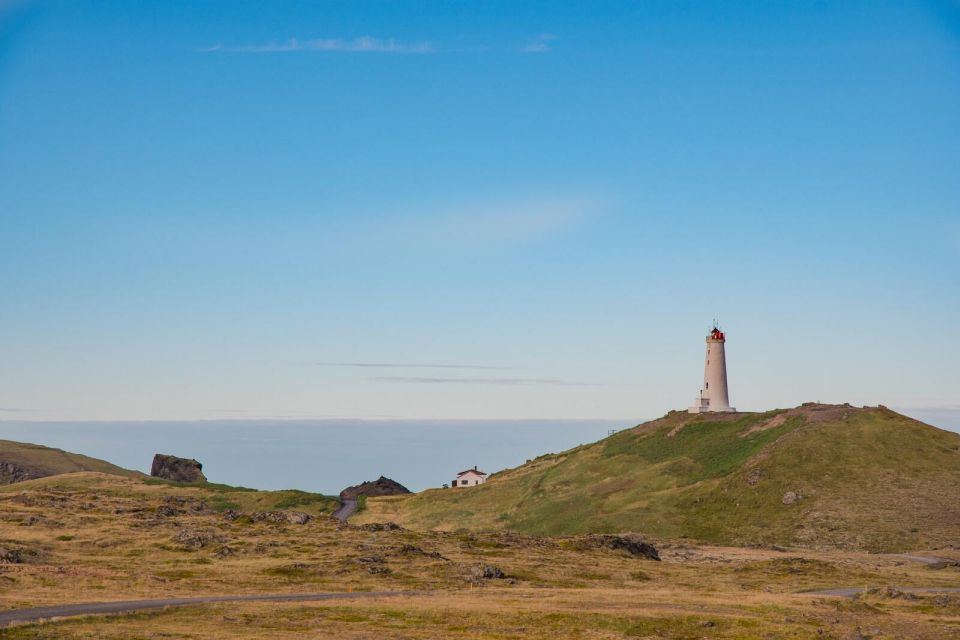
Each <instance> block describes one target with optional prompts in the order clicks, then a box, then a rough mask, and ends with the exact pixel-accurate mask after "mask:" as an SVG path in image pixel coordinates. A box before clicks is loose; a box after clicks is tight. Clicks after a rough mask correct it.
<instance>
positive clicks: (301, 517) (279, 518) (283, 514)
mask: <svg viewBox="0 0 960 640" xmlns="http://www.w3.org/2000/svg"><path fill="white" fill-rule="evenodd" d="M250 519H251V520H252V521H254V522H276V523H281V524H283V523H286V524H307V523H308V522H310V520H312V518H311V517H310V516H309V515H307V514H306V513H302V512H300V511H258V512H256V513H254V514H252V515H251V516H250Z"/></svg>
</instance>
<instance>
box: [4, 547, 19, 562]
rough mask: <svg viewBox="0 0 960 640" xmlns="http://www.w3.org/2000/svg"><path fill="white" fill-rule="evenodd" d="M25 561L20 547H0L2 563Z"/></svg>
mask: <svg viewBox="0 0 960 640" xmlns="http://www.w3.org/2000/svg"><path fill="white" fill-rule="evenodd" d="M21 562H23V552H22V551H21V550H20V549H3V548H0V564H20V563H21Z"/></svg>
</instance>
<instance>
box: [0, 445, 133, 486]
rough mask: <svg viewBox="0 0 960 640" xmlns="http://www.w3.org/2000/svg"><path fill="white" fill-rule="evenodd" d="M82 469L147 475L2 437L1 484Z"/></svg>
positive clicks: (86, 457)
mask: <svg viewBox="0 0 960 640" xmlns="http://www.w3.org/2000/svg"><path fill="white" fill-rule="evenodd" d="M81 471H95V472H97V473H109V474H111V475H115V476H126V477H141V476H143V474H142V473H140V472H139V471H132V470H130V469H124V468H123V467H118V466H117V465H115V464H111V463H109V462H107V461H105V460H98V459H97V458H90V457H88V456H84V455H80V454H79V453H70V452H69V451H63V450H62V449H54V448H52V447H44V446H41V445H39V444H28V443H25V442H13V441H11V440H0V484H9V483H11V482H21V481H23V480H32V479H35V478H44V477H47V476H53V475H58V474H61V473H77V472H81Z"/></svg>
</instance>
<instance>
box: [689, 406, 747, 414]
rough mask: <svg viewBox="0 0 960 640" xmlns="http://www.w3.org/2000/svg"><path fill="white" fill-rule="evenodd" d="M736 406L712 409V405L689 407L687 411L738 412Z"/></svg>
mask: <svg viewBox="0 0 960 640" xmlns="http://www.w3.org/2000/svg"><path fill="white" fill-rule="evenodd" d="M736 412H737V410H736V408H735V407H724V408H723V409H711V408H710V407H697V406H693V407H689V408H688V409H687V413H736Z"/></svg>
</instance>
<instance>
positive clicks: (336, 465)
mask: <svg viewBox="0 0 960 640" xmlns="http://www.w3.org/2000/svg"><path fill="white" fill-rule="evenodd" d="M629 426H632V425H631V424H626V423H624V422H623V421H604V420H584V421H578V420H561V421H550V420H522V421H509V420H498V421H481V420H453V421H442V420H438V421H403V420H382V421H374V420H316V421H312V420H311V421H307V420H304V421H260V420H257V421H246V420H229V421H199V422H105V423H97V422H15V421H9V422H0V439H5V440H16V441H19V442H31V443H35V444H41V445H45V446H48V447H57V448H60V449H64V450H66V451H71V452H74V453H82V454H84V455H88V456H92V457H95V458H101V459H104V460H107V461H109V462H112V463H114V464H117V465H119V466H121V467H126V468H128V469H137V470H139V471H143V472H145V473H149V472H150V464H151V462H152V460H153V455H154V454H155V453H167V454H172V455H175V456H180V457H184V458H196V459H197V460H199V461H200V462H201V463H202V464H203V472H204V474H205V475H206V476H207V479H208V480H210V481H211V482H220V483H225V484H230V485H239V486H245V487H252V488H256V489H302V490H304V491H316V492H320V493H326V494H337V493H339V492H340V490H341V489H343V488H344V487H346V486H348V485H353V484H358V483H360V482H363V481H365V480H375V479H376V478H378V477H380V476H381V475H385V476H387V477H388V478H392V479H394V480H396V481H397V482H400V483H401V484H403V485H405V486H406V487H408V488H409V489H411V490H412V491H419V490H422V489H426V488H429V487H440V486H442V485H443V484H444V483H449V482H450V481H451V480H452V479H453V477H454V476H455V475H456V473H457V472H458V471H463V470H464V469H468V468H472V467H474V466H477V467H479V468H480V470H481V471H486V472H488V473H490V472H494V471H499V470H501V469H505V468H509V467H514V466H517V465H520V464H523V463H524V462H525V461H526V460H528V459H532V458H535V457H537V456H539V455H542V454H545V453H555V452H559V451H563V450H566V449H570V448H571V447H575V446H577V445H580V444H586V443H589V442H594V441H596V440H599V439H601V438H603V437H606V436H607V435H608V433H609V432H610V431H611V430H616V429H622V428H625V427H629Z"/></svg>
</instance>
